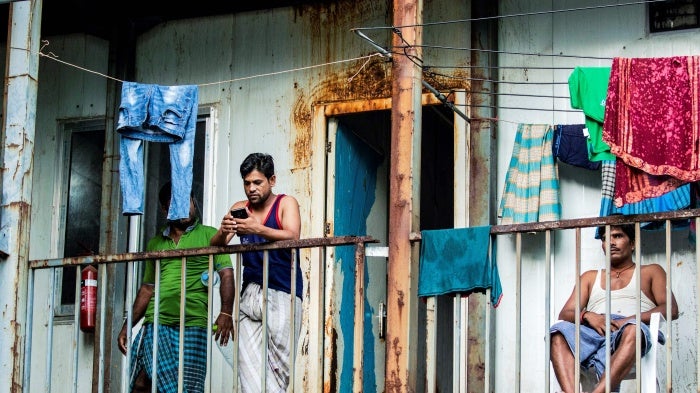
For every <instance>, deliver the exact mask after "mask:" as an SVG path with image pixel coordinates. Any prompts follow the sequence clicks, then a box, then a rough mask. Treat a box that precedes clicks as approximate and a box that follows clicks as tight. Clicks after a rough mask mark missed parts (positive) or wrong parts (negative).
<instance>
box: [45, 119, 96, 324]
mask: <svg viewBox="0 0 700 393" xmlns="http://www.w3.org/2000/svg"><path fill="white" fill-rule="evenodd" d="M64 130H65V139H64V141H65V142H64V147H63V148H64V154H65V157H66V159H65V160H64V173H65V174H66V178H65V181H66V183H67V184H68V187H67V188H66V187H64V188H63V189H64V197H63V200H64V203H65V208H64V209H65V211H64V213H63V217H65V225H64V236H63V256H64V257H74V256H84V255H91V254H97V253H99V247H100V208H101V200H102V162H103V158H104V144H105V128H104V121H84V122H77V123H67V124H65V125H64ZM61 270H62V271H61V272H60V274H59V276H60V282H61V288H62V290H61V293H60V306H59V307H58V308H57V313H56V314H57V315H70V314H72V313H73V305H74V304H75V285H76V277H75V276H76V273H75V272H76V267H66V268H63V269H61ZM57 278H58V277H57Z"/></svg>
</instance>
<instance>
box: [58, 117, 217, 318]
mask: <svg viewBox="0 0 700 393" xmlns="http://www.w3.org/2000/svg"><path fill="white" fill-rule="evenodd" d="M208 118H209V112H208V111H207V114H206V115H200V116H199V117H198V121H197V131H196V136H195V146H194V149H195V151H194V161H193V191H194V193H195V198H196V200H197V201H198V202H199V203H200V204H199V206H201V201H202V199H203V188H202V187H201V184H202V183H203V180H204V166H205V165H204V164H205V160H204V155H205V146H206V132H207V124H208V122H207V120H208ZM63 128H64V132H65V134H64V144H63V155H64V157H65V159H64V160H63V165H64V166H63V173H64V174H65V177H64V180H63V182H64V187H62V189H63V191H62V196H61V200H62V210H63V211H62V214H61V216H62V217H64V225H63V228H64V234H63V239H62V240H63V244H62V246H61V245H59V247H62V250H63V257H73V256H85V255H91V254H98V253H100V252H101V250H100V249H99V247H100V235H101V233H102V230H101V229H100V214H101V210H100V209H102V203H101V200H102V166H103V163H104V144H105V126H104V120H86V121H80V122H73V123H66V124H64V125H63ZM144 159H145V162H146V168H145V174H146V179H145V187H146V200H145V210H144V215H143V218H142V225H143V230H142V236H141V237H142V239H143V243H142V244H143V246H142V248H143V249H144V250H145V244H146V241H147V240H148V239H149V238H151V237H152V236H153V235H154V234H155V233H156V232H155V231H156V230H157V229H158V228H161V227H162V226H163V225H164V224H165V222H166V221H165V219H166V217H165V215H164V214H162V213H161V212H160V209H159V206H158V190H160V187H161V186H162V185H163V184H164V183H165V182H167V181H169V180H170V149H169V146H168V145H167V144H165V143H146V145H145V157H144ZM198 185H199V186H198ZM116 186H117V187H118V186H119V185H118V184H117V185H116ZM117 208H118V209H119V212H118V213H116V214H118V215H120V214H121V205H119V206H118V207H117ZM199 213H200V215H201V214H202V212H201V208H200V212H199ZM59 249H61V248H59ZM76 269H77V268H76V267H66V268H61V269H58V272H57V276H56V280H57V282H60V283H61V285H60V286H57V288H56V299H60V303H59V304H58V305H57V307H56V311H55V315H56V316H57V317H68V316H72V315H73V312H74V306H75V301H76V297H75V295H76Z"/></svg>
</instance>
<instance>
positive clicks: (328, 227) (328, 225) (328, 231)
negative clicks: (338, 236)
mask: <svg viewBox="0 0 700 393" xmlns="http://www.w3.org/2000/svg"><path fill="white" fill-rule="evenodd" d="M325 232H326V236H328V235H330V234H331V223H330V222H327V223H326V229H325Z"/></svg>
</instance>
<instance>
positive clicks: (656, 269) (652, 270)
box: [641, 263, 666, 275]
mask: <svg viewBox="0 0 700 393" xmlns="http://www.w3.org/2000/svg"><path fill="white" fill-rule="evenodd" d="M641 270H642V274H643V275H647V274H652V275H657V274H665V273H666V270H664V268H663V267H662V266H661V265H659V264H658V263H650V264H647V265H642V266H641Z"/></svg>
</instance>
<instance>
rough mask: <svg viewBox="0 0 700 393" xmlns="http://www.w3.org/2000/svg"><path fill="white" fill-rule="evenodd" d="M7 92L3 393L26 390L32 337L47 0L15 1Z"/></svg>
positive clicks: (1, 270)
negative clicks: (33, 214) (33, 217)
mask: <svg viewBox="0 0 700 393" xmlns="http://www.w3.org/2000/svg"><path fill="white" fill-rule="evenodd" d="M9 19H10V20H9V23H8V25H9V26H10V27H9V37H8V47H9V49H8V54H7V62H6V66H7V68H6V69H5V73H6V75H5V81H6V86H5V89H4V93H5V94H4V95H3V97H2V98H3V105H4V108H3V114H4V115H5V116H4V123H3V124H2V128H3V137H2V149H3V152H2V153H3V154H2V155H1V156H2V160H3V161H2V188H1V190H2V198H1V200H0V228H1V229H2V230H1V233H0V236H2V238H3V251H4V252H5V253H6V254H7V258H3V259H2V261H0V291H1V292H0V299H2V300H1V301H2V305H0V348H6V349H9V350H2V351H0V365H2V367H0V391H7V392H13V393H15V392H17V393H18V392H21V391H22V389H23V386H25V384H26V383H27V382H28V381H27V380H26V379H25V378H24V374H23V373H24V371H25V367H26V365H25V364H24V360H25V357H24V353H25V345H24V339H25V337H26V335H27V332H26V322H27V315H26V312H27V276H28V271H27V260H28V255H29V240H30V239H29V233H30V228H31V221H30V211H31V200H32V199H31V196H30V195H31V192H32V174H33V172H32V168H33V159H34V139H35V128H36V104H37V84H38V71H39V66H38V65H39V55H38V50H39V37H40V31H41V23H40V22H41V1H40V0H32V1H22V2H13V3H11V4H10V11H9Z"/></svg>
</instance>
